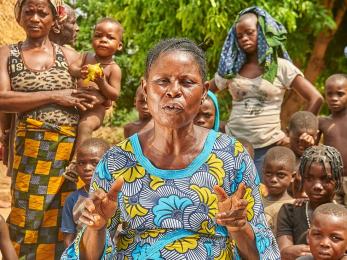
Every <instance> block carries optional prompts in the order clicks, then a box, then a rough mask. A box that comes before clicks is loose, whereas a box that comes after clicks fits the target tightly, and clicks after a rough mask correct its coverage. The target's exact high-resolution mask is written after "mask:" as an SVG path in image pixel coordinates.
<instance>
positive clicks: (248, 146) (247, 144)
mask: <svg viewBox="0 0 347 260" xmlns="http://www.w3.org/2000/svg"><path fill="white" fill-rule="evenodd" d="M237 140H239V142H240V143H241V144H242V145H243V147H245V148H246V150H247V152H248V154H249V156H251V158H252V159H253V160H254V148H253V145H252V144H251V143H250V142H248V141H247V140H246V139H243V138H238V139H237Z"/></svg>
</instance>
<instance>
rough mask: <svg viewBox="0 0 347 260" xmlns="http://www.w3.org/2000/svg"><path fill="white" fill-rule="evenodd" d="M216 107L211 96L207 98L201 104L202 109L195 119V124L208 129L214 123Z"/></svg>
mask: <svg viewBox="0 0 347 260" xmlns="http://www.w3.org/2000/svg"><path fill="white" fill-rule="evenodd" d="M215 115H216V109H215V107H214V104H213V102H212V100H211V99H210V98H206V99H205V100H204V102H202V104H201V106H200V111H199V113H198V114H197V116H196V117H195V119H194V124H196V125H198V126H202V127H205V128H208V129H212V128H213V125H214V120H215Z"/></svg>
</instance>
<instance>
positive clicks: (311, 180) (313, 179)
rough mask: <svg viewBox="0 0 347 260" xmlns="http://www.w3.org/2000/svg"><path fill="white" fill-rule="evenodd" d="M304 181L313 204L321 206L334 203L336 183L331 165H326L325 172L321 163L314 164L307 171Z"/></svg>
mask: <svg viewBox="0 0 347 260" xmlns="http://www.w3.org/2000/svg"><path fill="white" fill-rule="evenodd" d="M302 181H303V187H304V191H305V192H306V194H307V196H308V198H309V199H310V201H311V202H312V203H315V204H318V205H321V204H324V203H328V202H331V201H332V199H333V197H334V195H335V187H336V182H335V180H334V178H333V175H332V172H331V167H330V165H329V164H327V163H326V164H325V170H324V168H323V165H322V164H321V163H316V162H313V163H312V164H311V166H310V167H309V168H308V169H306V171H305V175H304V178H303V180H302Z"/></svg>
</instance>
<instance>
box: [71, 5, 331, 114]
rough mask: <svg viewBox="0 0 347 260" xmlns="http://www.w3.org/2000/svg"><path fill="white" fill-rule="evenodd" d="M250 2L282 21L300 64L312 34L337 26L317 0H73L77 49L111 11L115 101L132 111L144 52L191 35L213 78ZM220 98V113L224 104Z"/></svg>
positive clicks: (86, 44) (83, 47)
mask: <svg viewBox="0 0 347 260" xmlns="http://www.w3.org/2000/svg"><path fill="white" fill-rule="evenodd" d="M252 5H258V6H260V7H263V8H265V9H266V10H267V11H268V12H269V13H270V14H272V15H273V16H274V17H275V18H276V19H278V20H279V21H280V22H282V23H283V24H284V25H285V26H286V28H287V30H288V32H289V35H288V39H289V41H288V46H287V47H288V50H289V53H290V54H291V56H292V58H293V59H294V60H295V62H296V63H298V64H300V65H302V66H305V64H306V62H307V59H308V57H309V54H310V52H311V51H312V43H313V40H314V36H315V35H316V34H317V33H318V32H320V31H321V30H323V29H327V28H334V26H335V23H334V21H333V19H332V13H331V11H330V10H326V9H325V8H324V7H323V6H322V5H321V1H320V0H311V1H309V0H282V1H277V0H249V1H239V0H77V3H76V7H77V8H79V10H80V12H81V13H82V16H81V18H80V19H79V25H80V33H79V38H78V45H77V48H78V49H80V50H88V49H90V41H91V40H90V39H91V33H92V29H93V26H94V25H95V23H96V20H97V19H99V18H101V17H106V16H110V17H114V18H116V19H117V20H119V21H120V22H121V23H122V25H123V26H124V28H125V34H124V49H125V50H124V52H123V53H122V54H120V55H118V57H117V62H118V63H119V64H120V66H121V68H122V74H123V81H122V94H121V98H120V100H119V101H118V102H117V104H118V107H119V108H120V109H121V110H122V111H123V109H124V111H130V109H131V108H132V106H133V102H132V100H133V96H134V93H135V90H136V88H137V86H138V84H139V81H140V80H139V79H140V77H141V76H142V74H143V72H144V65H145V58H146V55H147V53H148V50H149V49H150V48H151V47H153V45H155V44H156V43H157V42H158V41H159V40H161V39H163V38H170V37H187V38H190V39H192V40H194V41H195V42H197V43H198V44H200V46H201V47H202V48H203V49H204V50H205V51H206V56H207V61H208V66H209V76H210V77H213V75H214V73H215V72H216V70H217V67H218V61H219V55H220V52H221V49H222V46H223V43H224V40H225V38H226V36H227V33H228V31H229V29H230V27H231V26H232V24H233V22H234V19H235V17H236V15H237V14H238V12H239V11H240V10H242V9H244V8H246V7H249V6H252ZM221 96H223V97H224V96H226V94H221V95H220V97H221ZM221 103H222V107H223V109H222V114H223V115H224V114H225V113H226V111H224V110H225V109H227V107H228V104H227V103H225V102H224V101H222V102H221Z"/></svg>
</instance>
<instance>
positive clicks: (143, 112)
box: [135, 88, 151, 119]
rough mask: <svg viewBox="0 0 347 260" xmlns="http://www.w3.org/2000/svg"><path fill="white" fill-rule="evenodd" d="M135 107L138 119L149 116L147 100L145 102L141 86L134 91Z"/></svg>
mask: <svg viewBox="0 0 347 260" xmlns="http://www.w3.org/2000/svg"><path fill="white" fill-rule="evenodd" d="M135 107H136V110H137V112H138V113H139V118H140V119H149V118H151V114H150V113H149V110H148V106H147V102H146V99H145V96H144V94H143V90H142V88H140V89H139V90H138V91H137V92H136V99H135Z"/></svg>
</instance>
